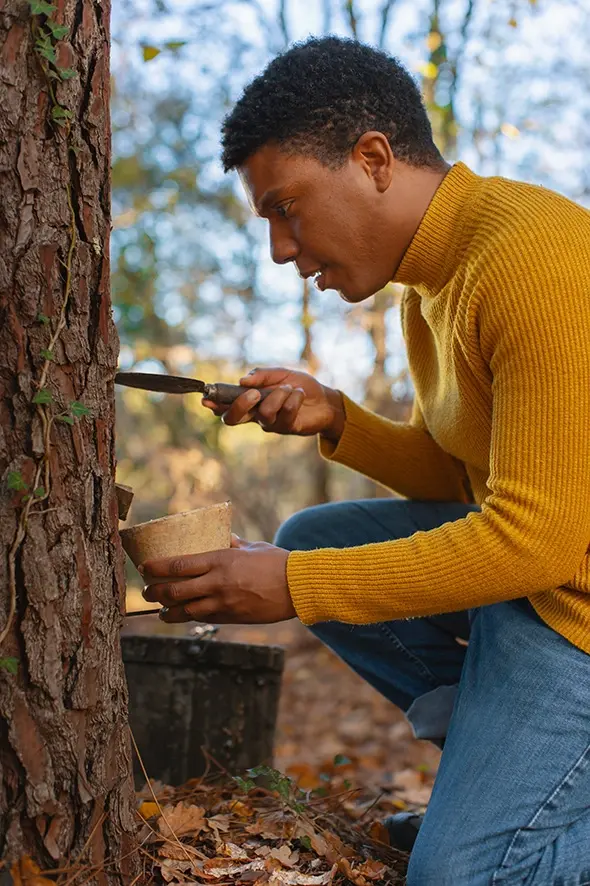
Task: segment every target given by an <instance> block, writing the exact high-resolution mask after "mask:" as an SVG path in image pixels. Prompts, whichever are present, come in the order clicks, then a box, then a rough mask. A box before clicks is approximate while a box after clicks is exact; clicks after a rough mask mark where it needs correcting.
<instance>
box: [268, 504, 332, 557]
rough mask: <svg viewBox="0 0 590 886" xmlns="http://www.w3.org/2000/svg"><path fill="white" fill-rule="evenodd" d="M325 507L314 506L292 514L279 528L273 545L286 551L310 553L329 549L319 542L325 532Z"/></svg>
mask: <svg viewBox="0 0 590 886" xmlns="http://www.w3.org/2000/svg"><path fill="white" fill-rule="evenodd" d="M326 507H327V506H326V505H314V506H313V507H310V508H305V509H304V510H303V511H298V512H297V513H296V514H293V515H292V516H291V517H289V518H288V519H287V520H285V522H284V523H283V524H282V525H281V526H279V529H278V531H277V534H276V535H275V537H274V542H273V544H275V545H277V547H279V548H284V549H285V550H286V551H312V550H315V549H316V548H321V547H329V545H326V544H325V542H324V544H322V541H321V539H322V535H323V534H324V533H325V531H326V515H325V510H324V509H325V508H326ZM322 530H323V532H322Z"/></svg>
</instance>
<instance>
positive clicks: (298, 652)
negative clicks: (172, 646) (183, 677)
mask: <svg viewBox="0 0 590 886" xmlns="http://www.w3.org/2000/svg"><path fill="white" fill-rule="evenodd" d="M142 603H143V601H141V603H140V602H139V601H138V606H139V605H142ZM143 605H145V604H143ZM162 628H164V630H162ZM125 630H126V632H128V631H129V632H133V633H152V632H156V633H163V632H165V633H169V632H170V631H169V629H168V628H166V627H165V626H163V625H162V624H161V622H158V621H157V619H155V618H154V617H153V616H148V617H145V618H144V617H139V618H134V619H133V623H132V624H131V623H128V625H127V626H126V629H125ZM189 630H190V626H182V627H180V626H179V627H177V628H175V629H174V633H175V634H179V633H187V632H188V631H189ZM216 637H217V638H218V639H219V640H231V641H234V642H244V643H254V644H265V645H268V644H272V645H279V646H282V647H283V648H284V649H285V653H286V657H285V671H284V675H283V682H282V692H281V700H280V706H279V715H278V721H277V730H276V737H275V759H274V767H275V769H276V770H277V772H280V773H282V774H283V775H285V776H288V778H289V779H290V782H287V781H286V780H285V784H286V785H287V787H286V788H285V784H282V788H281V785H279V793H280V791H281V790H282V789H285V790H287V792H289V791H291V790H294V791H295V792H297V790H298V789H301V790H302V791H312V792H316V793H315V794H314V795H313V796H314V797H315V799H314V800H313V803H319V804H321V803H323V802H324V800H322V799H321V796H322V795H324V794H327V799H326V801H325V802H327V803H328V806H327V807H323V806H314V807H313V808H314V809H315V810H316V813H317V814H318V815H319V814H320V811H321V814H322V815H324V813H325V815H327V816H328V818H325V817H324V818H323V819H322V823H321V826H319V825H318V826H316V830H315V831H314V830H313V828H312V829H311V830H310V831H309V833H310V835H311V841H312V842H311V844H310V845H309V847H308V848H309V852H307V851H306V850H305V847H304V846H303V845H302V843H301V841H299V842H298V840H297V838H296V837H294V836H293V835H294V834H295V833H296V830H293V828H297V827H299V825H298V824H297V823H296V820H299V819H298V816H297V815H295V817H294V818H293V820H292V821H291V823H290V824H289V816H290V815H291V811H290V807H289V801H287V807H285V806H284V805H283V807H282V811H281V809H277V808H274V807H272V804H273V803H276V802H277V797H276V793H275V797H274V799H272V798H270V796H267V795H265V793H264V791H262V793H257V791H256V790H254V793H251V794H248V796H247V799H245V797H244V798H243V799H244V803H245V804H246V805H243V803H242V802H241V801H239V800H236V796H237V795H239V791H238V792H237V794H236V788H235V786H234V788H233V792H232V790H229V793H227V788H226V794H225V795H224V796H225V800H223V801H222V795H221V794H217V795H215V804H216V805H215V804H213V806H212V805H211V804H212V797H209V800H207V798H206V797H205V795H204V794H202V793H199V792H198V791H203V790H205V789H204V788H203V787H202V786H200V787H199V788H198V790H197V789H196V788H195V789H193V788H191V787H190V785H185V786H183V788H181V789H175V790H173V789H166V788H164V786H159V785H156V786H155V789H156V793H157V799H158V802H159V803H161V804H162V805H163V807H164V809H165V810H166V812H167V815H168V817H169V816H170V815H173V816H175V815H178V816H179V818H178V821H179V822H180V824H181V827H182V826H183V825H182V822H184V821H188V820H189V818H190V816H191V815H192V816H194V815H195V814H196V813H195V809H197V808H199V809H200V810H201V812H200V814H201V816H203V815H205V813H204V812H203V809H204V808H205V807H206V806H208V807H210V808H215V809H217V810H218V812H217V814H216V815H215V816H213V817H212V818H209V819H206V818H204V819H203V821H205V822H208V824H207V825H206V826H205V825H203V829H202V833H201V836H200V837H199V838H198V839H197V838H196V837H194V836H193V842H192V847H193V848H194V850H195V851H200V852H205V855H206V856H207V859H206V860H205V861H204V862H202V863H199V864H200V867H199V878H200V879H201V881H202V877H203V868H202V864H204V865H205V870H208V871H209V875H210V876H211V877H212V876H213V874H212V868H211V866H214V867H215V871H216V873H219V875H220V876H221V872H222V871H224V876H223V886H229V884H230V883H232V884H233V883H242V882H250V881H252V882H258V881H260V882H261V883H265V882H269V878H270V884H271V886H274V884H280V883H285V884H290V886H298V884H299V886H324V884H325V883H332V882H334V883H337V882H343V881H348V882H349V883H353V884H356V886H369V884H371V883H372V884H374V886H394V884H395V886H398V884H403V883H404V882H405V877H404V872H405V865H406V861H407V859H406V858H405V857H404V856H403V855H402V854H400V853H395V852H393V851H392V850H391V849H389V848H388V847H387V846H386V845H384V844H386V843H387V837H386V832H385V831H384V829H383V828H382V827H381V826H380V825H379V821H380V820H381V819H382V818H384V817H385V816H386V815H389V814H392V813H394V812H396V811H399V810H404V809H410V810H422V809H424V808H425V806H426V804H427V802H428V798H429V796H430V792H431V789H432V784H433V781H434V776H435V773H436V768H437V765H438V761H439V758H440V753H439V751H437V749H436V748H435V747H434V746H433V745H431V744H430V743H429V742H422V741H417V740H416V739H414V738H413V735H412V733H411V730H410V727H409V726H408V724H407V721H406V720H405V718H404V717H403V715H402V714H401V712H400V711H399V710H398V709H397V708H396V707H395V706H394V705H392V704H391V703H390V702H388V701H387V700H386V699H385V698H383V697H382V696H381V695H380V694H379V693H378V692H376V691H375V690H374V689H372V688H371V687H370V686H369V685H368V684H367V683H365V681H363V680H362V679H361V678H360V677H358V676H357V675H356V674H354V673H353V672H352V671H351V670H350V668H348V667H347V666H346V665H344V664H343V662H341V661H340V660H339V659H338V658H337V657H336V656H335V655H334V654H333V653H331V652H330V651H329V650H328V649H327V648H326V647H324V646H323V645H322V644H321V643H320V642H319V641H318V640H316V639H315V638H314V637H313V636H312V635H311V634H310V633H309V632H308V631H307V630H306V629H305V628H304V627H303V626H302V625H301V624H300V623H299V622H297V621H292V622H287V623H283V624H279V625H248V626H223V627H221V628H220V629H219V631H218V633H217V635H216ZM277 777H279V776H278V775H277ZM275 787H276V786H275ZM194 790H197V793H194ZM218 790H221V788H218ZM158 791H160V793H158ZM191 791H193V793H191ZM267 794H268V792H267ZM330 798H336V799H335V801H334V802H333V803H332V805H330ZM141 799H142V800H143V803H142V806H140V812H142V810H143V813H142V814H145V815H146V817H147V814H148V813H151V814H152V815H156V814H158V815H159V814H161V810H160V809H159V807H158V810H156V808H155V807H153V806H152V805H151V803H150V800H151V799H152V798H151V795H150V792H149V790H146V789H144V791H143V792H142V794H141ZM224 803H225V805H224ZM236 803H237V805H236ZM269 804H270V806H269ZM334 804H335V805H334ZM271 807H272V808H271ZM288 807H289V808H288ZM236 809H237V810H239V812H240V814H242V815H243V816H245V818H244V820H242V821H241V823H240V822H239V821H238V819H239V817H240V816H239V815H238V817H237V818H236V815H235V811H236ZM273 809H274V811H273ZM187 810H191V812H190V815H189V812H188V811H187ZM219 810H221V811H222V813H225V812H226V811H227V810H229V812H230V813H231V814H230V815H229V817H227V816H225V818H224V816H223V814H222V815H221V818H219ZM248 814H249V815H250V816H251V818H250V819H248V821H250V824H248V825H247V828H246V831H247V833H246V831H244V830H243V829H244V821H245V820H246V819H247V815H248ZM330 815H331V816H332V818H331V819H329V816H330ZM273 816H274V818H273ZM197 817H198V816H197ZM226 818H227V821H226ZM303 819H305V815H304V816H303ZM216 820H223V821H225V822H226V824H228V823H229V824H228V827H229V829H230V830H229V836H228V834H227V833H226V834H225V835H223V840H225V843H220V842H219V839H218V840H217V843H216V844H215V846H214V844H213V843H212V844H211V847H213V848H211V847H210V848H209V849H208V848H207V846H208V844H207V842H206V838H208V839H209V840H211V839H212V837H211V833H212V828H215V826H216V825H215V821H216ZM271 820H274V821H275V826H276V823H277V822H279V821H280V822H281V828H282V830H281V832H280V834H279V832H278V831H275V836H274V838H273V837H272V835H271V833H270V832H269V830H268V828H267V829H266V831H265V832H264V833H260V832H259V831H257V830H256V828H257V827H258V825H257V824H256V822H260V821H264V822H267V823H268V822H269V821H271ZM318 820H319V819H318ZM199 821H201V819H199ZM252 822H254V824H253V823H252ZM327 823H328V824H327ZM308 825H309V827H311V824H309V821H308ZM145 827H146V828H148V827H149V828H151V829H152V830H151V831H150V834H151V836H150V837H149V839H150V840H152V842H153V841H154V840H155V843H154V845H153V846H152V847H151V848H150V857H151V864H152V868H151V873H152V874H154V873H157V875H158V877H159V878H161V877H163V876H164V874H166V876H164V880H165V881H166V882H173V883H175V884H176V883H177V882H186V883H189V882H196V881H194V880H188V879H187V880H184V881H183V880H182V879H179V878H181V875H182V872H183V871H187V872H188V871H192V872H193V873H197V870H196V869H195V870H193V868H194V863H193V868H191V867H190V865H189V860H188V859H187V858H183V857H182V852H183V851H184V852H186V847H185V848H184V849H183V850H180V849H178V847H177V849H176V850H175V849H174V847H171V846H170V835H169V834H168V839H167V840H166V839H164V838H163V837H162V834H161V831H162V827H164V829H166V825H162V819H159V825H158V826H156V823H155V822H154V821H152V822H148V824H146V826H145ZM158 827H159V828H160V831H159V832H158ZM240 828H242V830H240ZM285 828H286V830H285ZM351 828H352V830H351ZM271 830H272V827H271ZM155 832H158V833H159V837H158V839H159V840H160V843H158V840H157V839H156V837H155V836H154V833H155ZM147 833H148V832H147V831H146V834H147ZM286 835H289V839H286ZM322 835H323V836H322ZM217 838H219V834H218V833H217ZM175 839H176V838H175ZM322 839H324V840H325V839H328V842H329V844H330V847H331V848H328V849H326V845H325V843H322ZM162 840H164V842H162ZM195 840H196V842H195ZM202 840H205V842H204V843H203V842H199V841H202ZM273 840H274V842H273ZM375 840H376V841H377V842H374V841H375ZM256 841H259V842H260V841H262V843H263V844H264V845H257V846H256V847H255V845H254V844H255V842H256ZM330 841H331V842H330ZM367 841H368V842H367ZM158 846H159V847H160V851H159V852H158ZM240 846H241V847H242V850H241V851H242V855H247V856H248V858H247V860H246V861H244V859H243V858H242V859H240V858H239V851H240V850H239V847H240ZM228 847H229V848H228ZM244 847H246V849H244ZM248 847H249V849H248ZM322 847H323V849H322ZM334 847H336V849H335V848H334ZM189 848H190V847H189ZM171 850H172V851H171ZM246 850H247V851H246ZM267 850H268V852H267ZM320 850H321V851H320ZM191 851H192V850H191ZM253 852H256V853H267V854H266V855H265V856H264V857H265V864H266V869H265V870H264V871H262V870H261V869H256V870H254V869H253V868H252V867H251V866H252V864H258V865H259V861H257V862H253V861H252V859H253V857H254V856H253ZM269 852H270V855H268V853H269ZM290 852H294V853H296V854H297V853H299V854H298V855H297V859H296V860H295V861H294V859H295V855H293V856H290V855H289V853H290ZM162 853H163V854H162ZM232 853H233V855H232ZM228 854H229V856H230V857H231V858H232V859H233V862H232V863H233V864H234V865H235V871H234V869H233V868H232V870H231V871H230V869H229V867H228V865H229V860H228V858H227V857H225V856H227V855H228ZM203 857H204V856H203ZM224 857H225V861H224V860H223V858H224ZM343 858H344V859H345V860H344V861H343ZM346 858H348V861H346ZM347 864H348V865H352V867H351V868H350V869H348V868H345V867H343V865H344V866H346V865H347ZM163 865H164V867H163ZM240 865H241V867H240ZM248 865H249V867H247V866H248ZM289 865H290V866H289ZM379 865H381V868H380V867H379ZM383 865H386V871H387V873H383V870H382V867H383ZM269 866H270V867H269ZM217 868H219V870H217ZM238 868H240V869H239V870H238ZM288 871H290V872H291V873H290V874H289V876H287V872H288ZM167 876H170V879H169V880H168V879H166V877H167ZM289 878H290V879H289ZM306 878H307V879H306ZM322 878H324V879H322ZM326 878H328V879H326ZM152 882H162V880H158V879H157V880H156V881H152ZM216 882H219V881H218V880H217V881H216Z"/></svg>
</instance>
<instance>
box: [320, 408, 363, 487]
mask: <svg viewBox="0 0 590 886" xmlns="http://www.w3.org/2000/svg"><path fill="white" fill-rule="evenodd" d="M339 394H340V395H341V396H342V403H343V404H344V416H345V418H344V430H343V431H342V434H341V435H340V439H339V441H338V443H333V442H332V441H331V440H328V439H327V438H326V437H322V436H321V434H320V435H319V437H318V445H319V450H320V455H321V456H322V457H323V458H325V459H327V460H328V461H334V462H337V463H338V464H341V465H346V467H349V468H353V469H354V470H356V469H357V467H356V466H357V465H358V463H359V455H360V453H361V450H362V449H363V439H364V434H365V433H366V423H367V422H366V417H365V412H364V410H363V409H362V407H361V406H358V405H357V404H356V403H355V402H354V401H353V400H351V399H350V397H347V396H346V394H343V393H342V391H339ZM364 448H366V439H364Z"/></svg>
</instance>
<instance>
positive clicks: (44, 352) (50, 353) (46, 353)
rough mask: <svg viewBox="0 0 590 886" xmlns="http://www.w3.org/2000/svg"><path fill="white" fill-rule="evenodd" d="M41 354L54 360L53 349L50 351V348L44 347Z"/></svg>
mask: <svg viewBox="0 0 590 886" xmlns="http://www.w3.org/2000/svg"><path fill="white" fill-rule="evenodd" d="M41 356H42V357H45V359H46V360H53V359H54V357H53V351H50V350H49V348H43V350H42V351H41Z"/></svg>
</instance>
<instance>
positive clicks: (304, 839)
mask: <svg viewBox="0 0 590 886" xmlns="http://www.w3.org/2000/svg"><path fill="white" fill-rule="evenodd" d="M297 839H298V840H299V842H300V843H301V845H302V846H303V848H304V849H311V839H310V838H309V837H308V836H306V835H304V836H303V837H297Z"/></svg>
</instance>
